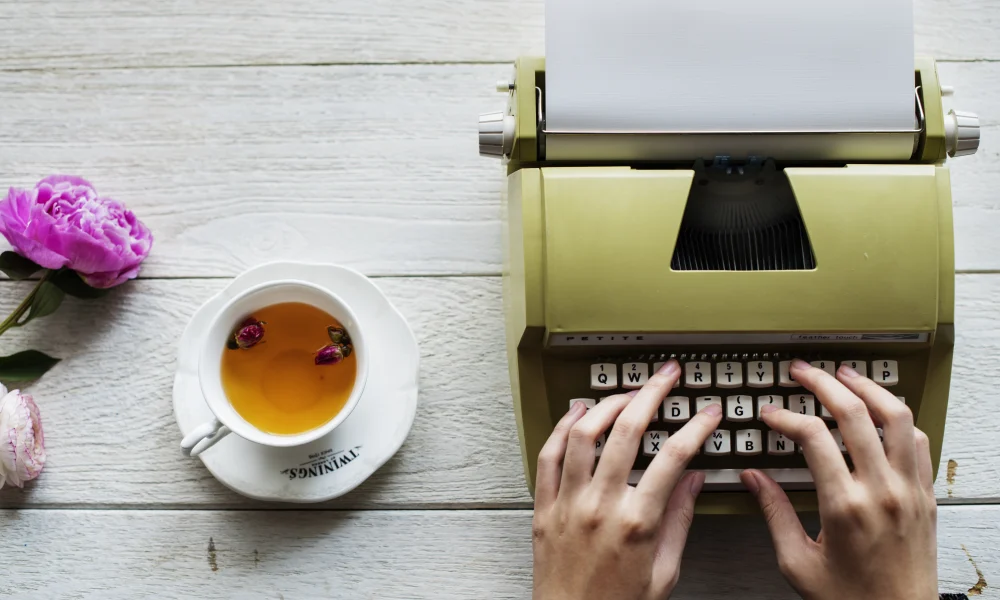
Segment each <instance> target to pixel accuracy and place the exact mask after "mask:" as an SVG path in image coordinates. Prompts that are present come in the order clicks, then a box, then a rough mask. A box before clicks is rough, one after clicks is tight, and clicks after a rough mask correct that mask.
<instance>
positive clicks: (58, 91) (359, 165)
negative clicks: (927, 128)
mask: <svg viewBox="0 0 1000 600" xmlns="http://www.w3.org/2000/svg"><path fill="white" fill-rule="evenodd" d="M505 68H506V67H502V66H500V65H433V66H428V65H409V66H374V67H373V66H368V67H362V66H339V67H283V68H223V69H150V70H104V71H62V72H0V132H3V135H2V136H0V163H2V164H3V165H4V169H3V172H2V173H0V189H2V186H7V185H20V186H28V185H31V184H33V183H34V182H35V181H37V180H38V179H39V178H40V177H42V176H44V175H46V174H49V173H52V172H68V173H77V174H83V175H85V176H86V177H88V178H90V179H91V180H92V181H93V182H94V183H95V184H96V185H97V186H98V189H99V190H101V191H102V192H103V193H105V194H108V195H111V196H113V197H116V198H119V199H121V200H123V201H125V202H127V203H128V205H129V206H130V207H131V208H133V209H134V210H135V211H136V212H137V214H139V215H140V217H141V218H143V220H145V221H146V223H147V224H148V225H149V226H150V227H151V228H152V230H153V232H154V233H155V235H156V243H155V245H154V248H153V254H152V256H151V258H150V260H149V261H148V262H147V265H146V267H145V270H144V272H143V275H144V276H147V277H171V278H175V277H195V276H197V277H204V276H232V275H235V274H237V273H239V272H241V271H243V270H244V269H246V268H247V267H250V266H253V265H255V264H258V263H260V262H264V261H267V260H276V259H293V260H294V259H303V258H310V259H314V260H321V261H332V262H338V263H341V264H347V265H350V266H353V267H356V268H358V269H360V270H362V271H364V272H366V273H369V274H383V275H393V274H427V273H433V274H498V273H499V271H500V261H501V255H500V253H501V250H500V231H501V226H500V218H501V213H500V190H501V186H502V185H503V176H502V169H501V167H500V165H499V163H498V162H497V161H495V160H491V159H486V158H480V157H479V156H478V151H477V145H476V125H475V123H476V116H477V114H478V113H480V112H485V111H488V110H491V109H499V108H501V107H502V106H503V98H502V97H501V96H500V95H498V94H495V93H493V92H492V91H491V85H492V81H493V80H494V79H496V78H497V77H498V76H501V75H503V74H504V72H505V70H504V69H505ZM941 73H942V78H943V79H945V80H946V81H947V82H949V83H950V84H951V85H954V86H956V87H957V89H958V94H959V96H958V99H959V101H960V107H962V108H964V109H967V110H973V111H978V112H979V113H980V114H982V115H983V118H984V123H985V125H986V128H985V130H984V132H983V136H984V142H983V147H982V148H981V150H980V153H979V154H978V155H977V156H975V157H973V158H963V159H959V160H955V161H953V162H952V163H950V164H952V165H953V168H954V173H953V188H954V202H955V221H956V229H957V234H958V235H957V236H956V253H957V264H958V267H959V268H960V269H972V270H992V269H1000V236H996V235H995V233H994V232H995V231H998V230H1000V210H998V206H1000V203H998V198H997V189H1000V187H998V184H1000V160H997V159H998V153H1000V135H998V133H1000V117H998V116H997V114H998V113H997V111H996V110H995V104H996V103H995V100H993V99H994V98H996V97H998V96H1000V63H956V64H943V65H941Z"/></svg>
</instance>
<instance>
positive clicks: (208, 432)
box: [181, 419, 230, 456]
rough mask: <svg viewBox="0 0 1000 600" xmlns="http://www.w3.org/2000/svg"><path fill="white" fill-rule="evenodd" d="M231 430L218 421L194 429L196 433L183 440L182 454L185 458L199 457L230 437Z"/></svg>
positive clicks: (207, 422) (193, 432) (208, 422)
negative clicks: (223, 439)
mask: <svg viewBox="0 0 1000 600" xmlns="http://www.w3.org/2000/svg"><path fill="white" fill-rule="evenodd" d="M229 433H230V431H229V428H228V427H226V426H225V425H223V424H222V423H220V422H219V420H218V419H212V420H211V421H206V422H205V423H202V424H201V425H199V426H197V427H195V428H194V431H192V432H191V433H189V434H187V435H186V436H184V439H183V440H181V452H183V453H184V456H198V455H199V454H201V453H202V452H204V451H205V450H208V449H209V448H211V447H212V446H214V445H215V444H217V443H218V442H219V440H221V439H222V438H224V437H226V436H227V435H229Z"/></svg>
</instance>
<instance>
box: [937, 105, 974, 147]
mask: <svg viewBox="0 0 1000 600" xmlns="http://www.w3.org/2000/svg"><path fill="white" fill-rule="evenodd" d="M944 138H945V145H946V146H947V148H948V156H951V157H957V156H969V155H970V154H975V153H976V150H978V149H979V117H978V116H977V115H976V114H975V113H970V112H965V111H963V110H952V111H949V112H948V115H947V116H945V118H944Z"/></svg>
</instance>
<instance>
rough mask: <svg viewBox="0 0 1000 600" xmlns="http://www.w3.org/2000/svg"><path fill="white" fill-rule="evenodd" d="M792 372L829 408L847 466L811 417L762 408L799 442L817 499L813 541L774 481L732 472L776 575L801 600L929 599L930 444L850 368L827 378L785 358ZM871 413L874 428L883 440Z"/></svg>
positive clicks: (932, 577)
mask: <svg viewBox="0 0 1000 600" xmlns="http://www.w3.org/2000/svg"><path fill="white" fill-rule="evenodd" d="M792 375H793V376H794V378H795V379H796V380H797V381H798V382H799V383H801V384H802V385H803V386H804V387H805V388H806V389H808V390H810V391H811V392H813V393H814V394H815V395H816V398H817V399H819V401H820V402H821V403H822V404H823V406H825V407H826V408H827V410H829V411H830V413H831V414H833V417H834V418H835V419H836V421H837V426H838V428H839V429H840V431H841V433H842V434H843V437H844V444H845V445H846V446H847V450H848V452H849V453H850V456H851V460H852V462H853V463H854V471H853V472H851V471H850V470H849V469H848V468H847V463H846V462H845V460H844V457H843V455H842V454H841V452H840V449H839V448H838V446H837V442H836V441H835V440H834V438H833V436H832V435H831V434H830V431H829V429H828V428H827V426H826V424H825V423H823V421H822V420H820V418H819V417H814V416H806V415H800V414H797V413H794V412H791V411H788V410H784V409H778V408H777V407H771V406H767V407H764V409H762V410H761V412H762V419H763V420H764V422H765V423H766V424H767V425H768V426H769V427H770V428H772V429H774V430H777V431H779V432H781V433H783V434H784V435H786V436H788V437H789V438H791V439H793V440H794V441H796V442H798V443H799V444H801V446H802V451H803V453H804V454H805V458H806V461H807V462H808V464H809V469H810V471H811V472H812V474H813V479H814V481H815V482H816V494H817V497H818V499H819V516H820V524H821V528H822V529H821V531H820V534H819V536H818V537H817V538H816V540H815V541H813V540H812V539H811V538H810V537H809V536H808V535H807V534H806V532H805V530H804V529H803V528H802V524H801V523H800V522H799V519H798V517H797V516H796V514H795V509H794V508H792V505H791V503H790V502H789V500H788V496H787V495H786V494H785V492H784V491H783V490H782V489H781V487H779V486H778V484H777V483H775V482H774V480H772V479H771V478H770V477H768V476H767V475H765V474H763V473H761V472H760V471H756V470H748V471H744V472H743V473H742V475H741V479H742V480H743V483H744V485H746V486H747V488H748V489H749V490H750V492H751V493H753V494H754V495H755V496H756V497H757V500H758V501H759V502H760V506H761V510H762V511H763V513H764V517H765V518H766V519H767V524H768V528H769V529H770V531H771V536H772V538H774V547H775V551H776V553H777V556H778V566H779V568H780V569H781V572H782V574H783V575H784V576H785V577H786V578H787V579H788V581H789V583H791V585H792V587H794V588H795V590H796V591H797V592H798V593H799V594H800V595H801V596H802V597H803V598H806V600H827V599H830V600H833V599H838V600H839V599H844V598H846V599H854V598H886V599H890V598H891V599H893V600H895V599H904V598H905V599H906V600H936V598H937V532H936V520H937V504H936V501H935V499H934V487H933V475H932V473H933V471H932V469H931V458H930V444H929V442H928V440H927V436H926V435H924V433H923V432H922V431H920V430H918V429H916V428H914V426H913V414H912V413H911V412H910V409H909V408H907V407H906V405H905V404H903V403H902V402H900V401H899V400H897V399H896V397H895V396H893V395H892V393H891V392H889V391H888V390H886V389H884V388H882V387H880V386H879V385H877V384H876V383H875V382H873V381H871V380H870V379H868V378H866V377H862V376H860V375H859V374H858V373H856V372H855V371H854V370H852V369H850V368H846V367H841V369H840V370H839V371H838V372H837V377H836V378H834V377H831V376H830V375H829V374H828V373H826V372H825V371H823V370H821V369H816V368H813V367H811V366H810V365H809V364H808V363H805V362H803V361H794V362H793V363H792ZM872 417H874V419H875V421H877V422H878V423H880V424H881V425H882V427H883V430H884V436H885V443H884V449H883V444H882V443H880V442H879V437H878V432H877V431H876V430H875V422H874V421H873V420H872Z"/></svg>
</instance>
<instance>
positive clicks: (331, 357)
mask: <svg viewBox="0 0 1000 600" xmlns="http://www.w3.org/2000/svg"><path fill="white" fill-rule="evenodd" d="M315 360H316V364H317V365H335V364H337V363H339V362H340V361H342V360H344V349H343V347H341V346H338V345H337V344H330V345H329V346H323V347H322V348H320V349H319V350H317V351H316V359H315Z"/></svg>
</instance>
